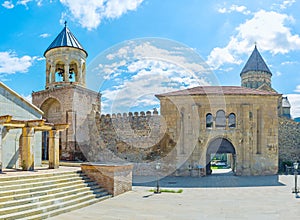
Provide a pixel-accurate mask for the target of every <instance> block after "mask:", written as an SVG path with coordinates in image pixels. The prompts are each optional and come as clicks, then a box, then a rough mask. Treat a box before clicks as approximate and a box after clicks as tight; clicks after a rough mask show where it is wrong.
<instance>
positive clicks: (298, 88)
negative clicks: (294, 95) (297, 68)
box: [294, 85, 300, 93]
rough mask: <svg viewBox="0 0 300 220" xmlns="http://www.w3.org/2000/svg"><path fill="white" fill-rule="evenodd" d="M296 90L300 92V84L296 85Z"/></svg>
mask: <svg viewBox="0 0 300 220" xmlns="http://www.w3.org/2000/svg"><path fill="white" fill-rule="evenodd" d="M294 92H299V93H300V85H298V86H296V89H295V90H294Z"/></svg>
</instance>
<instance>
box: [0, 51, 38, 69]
mask: <svg viewBox="0 0 300 220" xmlns="http://www.w3.org/2000/svg"><path fill="white" fill-rule="evenodd" d="M36 59H37V57H30V56H28V55H25V56H22V57H17V54H16V53H14V52H11V51H6V52H0V74H14V73H17V72H21V73H25V72H28V69H29V68H30V67H31V66H32V64H33V62H34V60H36Z"/></svg>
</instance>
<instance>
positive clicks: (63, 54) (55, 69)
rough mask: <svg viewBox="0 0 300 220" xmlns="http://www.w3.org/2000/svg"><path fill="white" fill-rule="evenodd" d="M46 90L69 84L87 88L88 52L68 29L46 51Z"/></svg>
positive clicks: (65, 28)
mask: <svg viewBox="0 0 300 220" xmlns="http://www.w3.org/2000/svg"><path fill="white" fill-rule="evenodd" d="M44 56H45V58H46V89H50V88H53V87H60V86H65V85H69V84H74V85H79V86H82V87H86V82H85V78H86V58H87V56H88V54H87V52H86V51H85V50H84V49H83V47H82V46H81V44H80V43H79V41H78V40H77V39H76V37H75V36H74V35H73V34H72V32H71V31H70V30H69V28H68V27H67V22H65V27H64V28H63V30H62V31H61V32H60V33H59V34H58V35H57V37H56V38H55V40H54V41H53V42H52V43H51V44H50V46H49V47H48V48H47V49H46V51H45V53H44Z"/></svg>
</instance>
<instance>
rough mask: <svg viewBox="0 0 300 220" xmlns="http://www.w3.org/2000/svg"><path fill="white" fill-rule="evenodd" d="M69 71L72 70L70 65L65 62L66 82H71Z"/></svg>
mask: <svg viewBox="0 0 300 220" xmlns="http://www.w3.org/2000/svg"><path fill="white" fill-rule="evenodd" d="M69 71H70V65H69V64H65V73H64V82H69V81H70V80H69Z"/></svg>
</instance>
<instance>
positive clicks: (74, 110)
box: [32, 84, 100, 160]
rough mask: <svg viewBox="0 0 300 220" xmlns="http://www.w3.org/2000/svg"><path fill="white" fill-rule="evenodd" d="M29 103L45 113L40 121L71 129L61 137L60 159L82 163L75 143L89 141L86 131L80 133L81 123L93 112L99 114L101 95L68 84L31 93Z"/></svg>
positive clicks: (82, 130)
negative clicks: (62, 125) (62, 124)
mask: <svg viewBox="0 0 300 220" xmlns="http://www.w3.org/2000/svg"><path fill="white" fill-rule="evenodd" d="M32 102H33V103H34V104H35V105H36V106H38V107H39V108H40V109H42V110H43V111H44V116H43V117H44V118H45V119H47V121H48V122H51V123H66V124H69V125H70V126H69V128H68V129H67V130H66V131H63V132H61V135H60V158H61V159H63V160H65V159H67V160H76V159H81V160H82V159H84V158H82V154H81V152H80V148H79V147H78V140H77V139H80V141H81V142H82V141H84V138H85V137H86V138H88V134H86V133H85V130H84V129H81V128H82V123H83V122H84V120H85V119H86V116H87V115H88V114H89V113H90V112H91V111H92V110H95V111H99V110H100V94H99V93H97V92H94V91H91V90H88V89H86V88H83V87H81V86H76V85H71V84H70V85H68V86H62V87H57V88H51V89H47V90H43V91H39V92H34V93H32ZM44 147H45V146H43V148H44ZM44 150H45V149H44Z"/></svg>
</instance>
